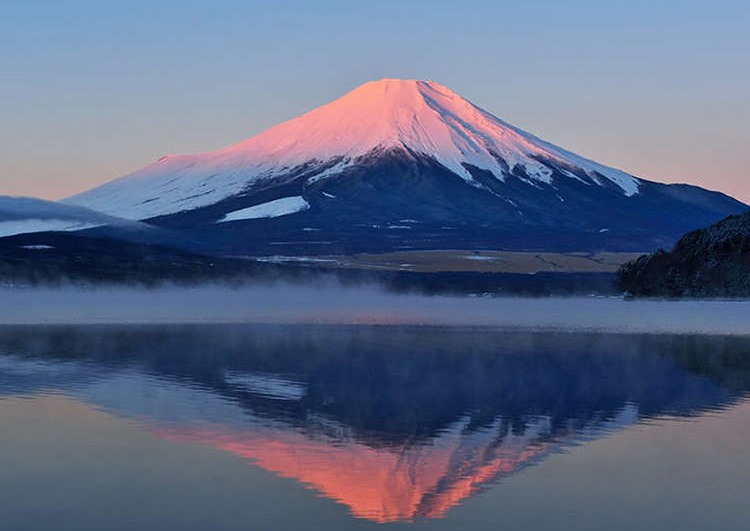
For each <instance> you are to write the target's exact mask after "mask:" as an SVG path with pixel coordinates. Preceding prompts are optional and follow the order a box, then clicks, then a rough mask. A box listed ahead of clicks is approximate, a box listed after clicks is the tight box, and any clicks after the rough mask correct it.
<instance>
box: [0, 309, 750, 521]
mask: <svg viewBox="0 0 750 531" xmlns="http://www.w3.org/2000/svg"><path fill="white" fill-rule="evenodd" d="M749 392H750V336H748V335H733V334H720V335H712V334H700V335H693V334H686V333H680V334H674V333H660V334H645V333H634V332H631V333H617V332H613V331H594V332H590V331H589V332H586V331H567V332H566V331H560V330H537V331H533V330H526V331H522V330H509V329H496V328H492V327H468V326H431V325H420V326H416V325H408V324H407V325H402V324H392V325H387V326H385V325H371V324H357V325H341V324H310V323H304V324H285V325H274V324H254V325H249V324H240V323H238V324H189V323H185V324H172V325H168V324H152V325H146V324H129V325H121V324H120V325H118V324H87V325H75V324H56V325H20V324H19V325H5V326H0V430H1V431H2V436H1V437H0V470H1V471H2V472H1V473H0V489H1V491H2V495H3V496H2V499H3V501H2V503H0V522H2V525H1V526H0V527H2V529H3V530H4V531H17V530H24V531H25V530H34V531H37V530H40V531H44V530H53V529H55V530H57V529H75V530H77V531H86V530H97V531H98V530H101V529H107V530H109V531H118V530H133V529H145V530H150V529H155V530H156V529H160V530H161V529H180V530H205V529H222V530H240V529H242V530H246V529H274V530H279V529H281V530H284V529H289V530H292V529H312V530H317V529H320V530H323V529H325V530H338V529H341V530H344V529H346V530H351V529H369V528H373V529H374V528H377V529H382V528H384V527H400V528H410V527H414V528H418V529H462V530H464V529H465V530H490V529H498V528H504V529H522V528H526V529H535V530H568V529H579V530H600V529H608V530H612V529H623V530H624V529H681V530H687V531H690V530H709V529H710V530H714V529H721V530H734V529H736V530H743V531H744V530H745V529H747V528H748V525H749V524H750V517H748V514H747V499H748V495H747V484H748V481H749V480H750V444H748V442H747V441H748V440H750V395H749Z"/></svg>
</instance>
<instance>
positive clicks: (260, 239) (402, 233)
mask: <svg viewBox="0 0 750 531" xmlns="http://www.w3.org/2000/svg"><path fill="white" fill-rule="evenodd" d="M65 203H67V204H70V205H80V206H85V207H89V208H93V209H95V210H99V211H101V212H104V213H106V214H109V215H114V216H120V217H124V218H129V219H135V220H149V222H150V223H153V224H157V225H161V226H164V227H171V228H175V229H180V230H186V231H189V233H190V234H191V235H193V236H194V237H195V238H196V239H197V240H198V241H200V242H201V245H202V246H203V247H204V248H205V249H209V250H211V251H216V252H223V253H241V254H268V253H270V254H288V253H297V254H299V253H307V254H323V253H325V254H330V253H353V252H359V251H386V250H397V249H416V250H419V249H451V248H452V249H467V248H472V249H513V250H594V249H596V250H605V249H606V250H618V251H630V250H646V249H651V248H656V247H659V246H664V245H668V244H672V243H673V242H674V241H675V240H676V239H677V238H678V237H679V235H680V234H683V233H684V232H685V231H687V230H690V229H694V228H696V227H699V226H704V225H706V224H708V223H712V222H714V221H716V220H718V219H721V218H723V217H725V216H727V215H729V214H733V213H737V212H740V211H742V210H743V209H744V208H745V205H743V204H742V203H740V202H738V201H736V200H734V199H732V198H730V197H728V196H726V195H723V194H720V193H717V192H709V191H706V190H703V189H701V188H698V187H694V186H688V185H665V184H658V183H654V182H649V181H646V180H643V179H639V178H636V177H634V176H632V175H629V174H627V173H625V172H622V171H620V170H616V169H613V168H610V167H607V166H604V165H602V164H599V163H596V162H594V161H591V160H588V159H586V158H584V157H581V156H579V155H576V154H574V153H571V152H569V151H566V150H564V149H562V148H559V147H557V146H554V145H552V144H550V143H548V142H545V141H543V140H541V139H539V138H537V137H535V136H533V135H531V134H529V133H526V132H524V131H522V130H521V129H519V128H517V127H515V126H512V125H510V124H508V123H506V122H504V121H503V120H500V119H499V118H496V117H495V116H493V115H492V114H490V113H489V112H487V111H484V110H482V109H481V108H479V107H477V106H475V105H474V104H472V103H470V102H469V101H467V100H466V99H464V98H462V97H461V96H459V95H458V94H456V93H455V92H453V91H451V90H450V89H448V88H446V87H444V86H442V85H439V84H437V83H434V82H431V81H405V80H396V79H384V80H380V81H375V82H370V83H366V84H364V85H362V86H360V87H359V88H357V89H355V90H353V91H352V92H350V93H348V94H347V95H345V96H343V97H342V98H340V99H338V100H336V101H333V102H332V103H329V104H327V105H324V106H322V107H320V108H318V109H315V110H313V111H311V112H308V113H307V114H304V115H302V116H300V117H298V118H295V119H293V120H290V121H287V122H284V123H282V124H280V125H278V126H276V127H273V128H271V129H269V130H267V131H265V132H263V133H261V134H259V135H257V136H254V137H252V138H250V139H248V140H245V141H243V142H240V143H239V144H236V145H233V146H230V147H227V148H224V149H220V150H218V151H213V152H208V153H200V154H195V155H176V156H168V157H164V158H162V159H160V160H159V161H157V162H155V163H154V164H152V165H150V166H147V167H146V168H144V169H142V170H139V171H137V172H135V173H133V174H131V175H127V176H125V177H122V178H120V179H117V180H115V181H112V182H110V183H107V184H104V185H103V186H100V187H98V188H95V189H93V190H89V191H87V192H84V193H82V194H79V195H76V196H73V197H71V198H69V199H67V200H66V201H65Z"/></svg>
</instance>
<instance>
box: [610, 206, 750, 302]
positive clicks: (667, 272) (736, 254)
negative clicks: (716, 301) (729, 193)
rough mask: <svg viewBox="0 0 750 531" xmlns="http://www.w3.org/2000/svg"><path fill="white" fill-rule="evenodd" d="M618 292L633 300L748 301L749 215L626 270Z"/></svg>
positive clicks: (691, 235)
mask: <svg viewBox="0 0 750 531" xmlns="http://www.w3.org/2000/svg"><path fill="white" fill-rule="evenodd" d="M618 286H619V287H620V289H622V290H623V291H626V292H628V293H630V294H632V295H634V296H638V297H672V298H681V297H693V298H699V297H730V298H747V297H750V212H748V213H746V214H743V215H739V216H730V217H728V218H727V219H725V220H723V221H721V222H719V223H716V224H714V225H711V226H710V227H708V228H706V229H702V230H697V231H693V232H691V233H689V234H687V235H685V236H684V237H683V238H681V239H680V240H679V242H677V245H676V246H675V247H674V249H672V250H671V251H669V252H665V251H663V250H660V251H658V252H656V253H653V254H650V255H645V256H641V257H640V258H638V259H636V260H634V261H632V262H629V263H627V264H625V265H624V266H622V268H621V269H620V271H619V273H618Z"/></svg>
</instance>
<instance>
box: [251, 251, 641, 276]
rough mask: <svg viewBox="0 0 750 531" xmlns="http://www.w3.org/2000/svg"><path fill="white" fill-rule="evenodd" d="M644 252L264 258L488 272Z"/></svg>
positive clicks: (601, 262)
mask: <svg viewBox="0 0 750 531" xmlns="http://www.w3.org/2000/svg"><path fill="white" fill-rule="evenodd" d="M640 254H642V253H614V252H604V253H595V254H592V253H584V252H574V253H545V252H538V253H537V252H521V251H462V250H447V251H400V252H392V253H382V254H356V255H351V256H337V255H329V256H316V257H303V256H300V257H296V256H272V257H261V258H258V260H260V261H264V262H280V263H298V264H300V265H315V266H319V267H331V268H346V269H371V270H386V271H394V270H399V271H418V272H424V273H428V272H432V273H434V272H448V271H476V272H485V273H539V272H559V273H612V272H615V271H617V268H618V267H619V266H620V265H621V264H624V263H625V262H627V261H629V260H632V259H633V258H637V257H638V256H640Z"/></svg>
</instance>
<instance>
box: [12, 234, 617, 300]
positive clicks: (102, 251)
mask: <svg viewBox="0 0 750 531" xmlns="http://www.w3.org/2000/svg"><path fill="white" fill-rule="evenodd" d="M276 281H283V282H291V283H299V284H320V283H321V282H325V281H328V282H335V283H339V284H341V285H343V286H349V287H353V286H358V285H380V286H382V287H384V288H385V289H387V290H390V291H395V292H401V293H415V294H426V295H440V294H454V295H468V294H471V295H487V296H489V295H528V296H550V295H589V294H592V293H594V294H601V295H612V294H616V289H615V286H614V274H612V273H537V274H534V275H529V274H515V273H479V272H437V273H420V272H409V271H368V270H361V269H335V270H331V269H327V268H323V267H311V266H301V265H292V264H268V263H258V262H254V261H248V260H239V259H227V258H220V257H212V256H206V255H200V254H192V253H187V252H181V251H175V250H173V249H169V248H165V247H160V246H154V245H143V244H134V243H127V242H122V241H115V240H107V239H96V238H90V237H84V236H80V235H76V234H69V233H38V234H26V235H19V236H14V237H9V238H2V239H0V282H2V283H4V284H6V285H33V286H60V285H67V284H73V285H134V286H147V287H153V286H159V285H165V284H179V285H197V284H207V283H224V284H232V285H237V286H239V285H243V284H253V283H267V282H276Z"/></svg>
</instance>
